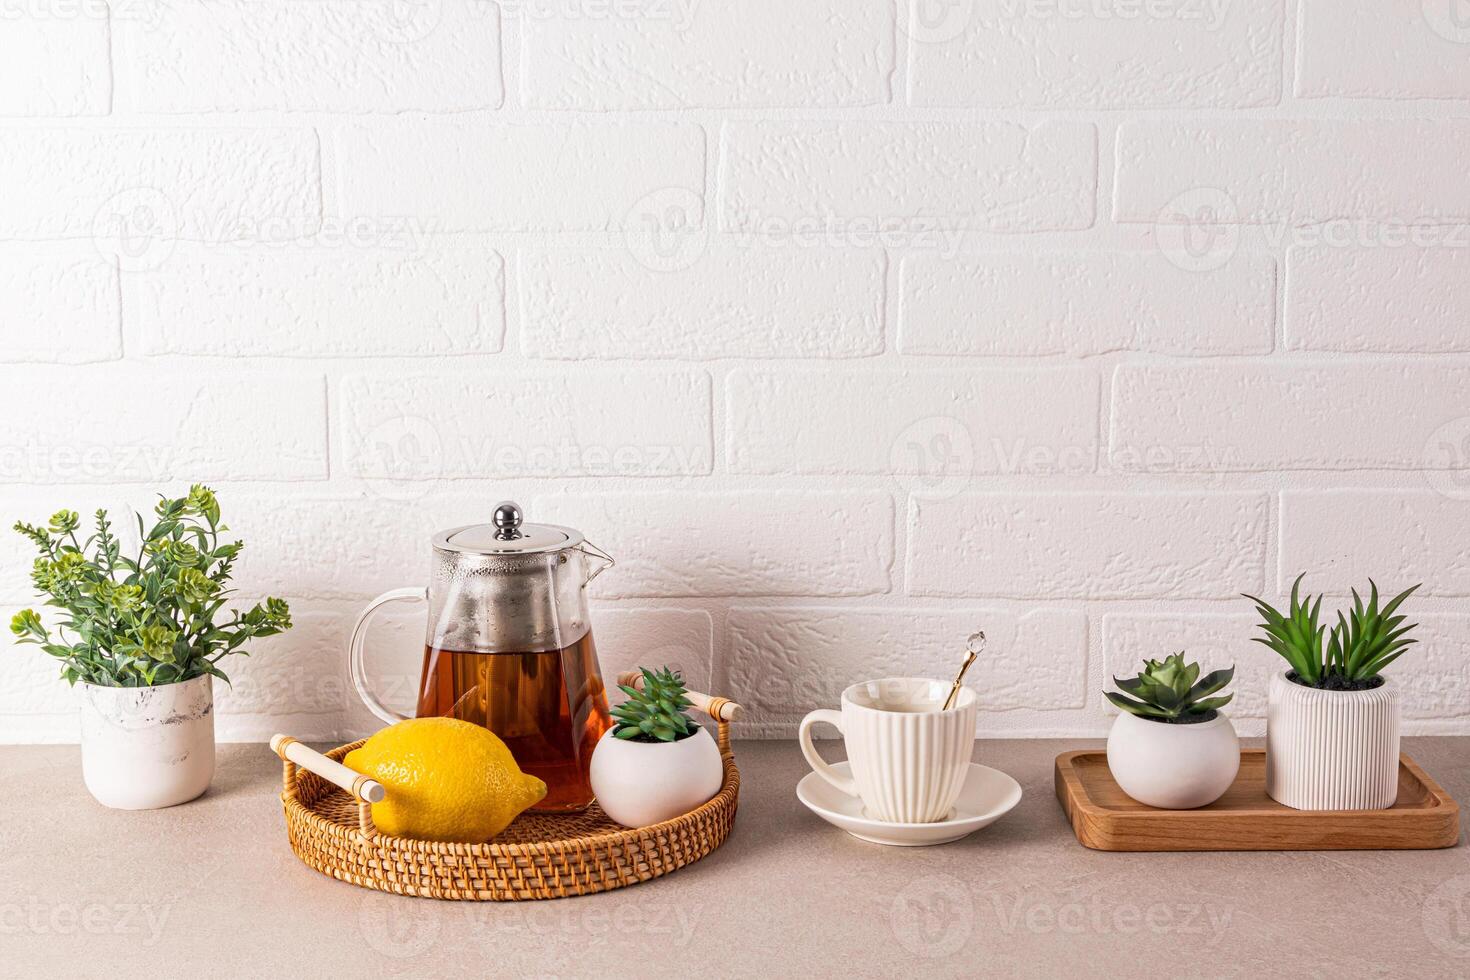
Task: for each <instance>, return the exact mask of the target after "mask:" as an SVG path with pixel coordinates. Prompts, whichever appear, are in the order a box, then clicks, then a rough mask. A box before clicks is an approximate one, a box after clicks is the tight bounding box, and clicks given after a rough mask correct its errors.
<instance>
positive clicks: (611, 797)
mask: <svg viewBox="0 0 1470 980" xmlns="http://www.w3.org/2000/svg"><path fill="white" fill-rule="evenodd" d="M641 672H642V675H643V677H642V689H641V690H640V689H639V688H638V687H634V686H630V685H627V684H620V685H619V687H620V688H621V689H622V691H623V693H624V694H626V695H627V696H628V700H626V701H624V702H623V703H622V704H620V705H617V706H616V707H614V708H613V709H612V716H613V721H614V724H613V727H612V728H610V729H608V730H607V732H606V733H604V734H603V736H602V740H601V741H599V742H598V743H597V748H596V749H594V750H593V752H592V768H591V773H590V775H591V779H592V792H593V793H594V794H595V795H596V796H597V802H598V803H599V804H601V806H602V810H603V812H604V813H606V814H607V815H608V816H609V817H611V818H612V819H613V820H615V821H617V822H618V823H620V824H622V825H623V826H624V827H647V826H649V825H650V824H656V823H661V822H663V821H665V820H670V819H672V818H674V817H677V816H679V815H681V814H685V813H688V812H689V811H690V810H693V809H694V808H695V807H697V806H699V805H700V804H702V803H705V802H707V801H708V800H709V799H710V798H711V797H713V796H714V795H715V794H716V793H718V792H719V791H720V784H721V783H723V782H724V778H725V770H724V766H723V764H722V763H721V762H720V750H719V747H718V746H716V745H715V740H714V739H712V738H710V735H709V732H707V731H705V730H704V729H703V728H701V727H699V726H698V725H697V724H695V723H694V721H693V719H691V718H690V717H689V716H688V715H686V714H685V713H684V709H685V708H687V707H689V700H688V699H687V698H685V697H684V693H685V689H684V682H683V680H682V679H681V678H680V677H679V675H678V674H677V673H676V672H674V671H671V670H670V669H669V668H667V667H665V668H663V669H662V670H659V671H652V670H649V669H648V668H646V667H644V668H641Z"/></svg>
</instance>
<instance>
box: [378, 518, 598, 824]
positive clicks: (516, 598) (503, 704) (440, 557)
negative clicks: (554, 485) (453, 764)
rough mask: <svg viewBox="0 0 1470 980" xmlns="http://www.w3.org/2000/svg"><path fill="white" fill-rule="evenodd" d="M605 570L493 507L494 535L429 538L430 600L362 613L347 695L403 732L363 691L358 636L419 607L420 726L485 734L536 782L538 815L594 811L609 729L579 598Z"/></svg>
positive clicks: (559, 538)
mask: <svg viewBox="0 0 1470 980" xmlns="http://www.w3.org/2000/svg"><path fill="white" fill-rule="evenodd" d="M611 565H612V559H611V558H609V557H608V556H607V555H605V554H604V553H602V551H601V550H600V549H598V548H596V547H594V546H593V545H591V544H590V543H588V542H587V540H586V539H585V538H584V537H583V536H582V535H581V533H579V532H577V531H574V530H572V529H571V528H565V527H558V526H556V525H552V524H525V523H524V522H523V521H522V516H521V510H520V508H519V507H517V506H516V505H515V504H514V503H512V502H509V501H506V502H504V503H501V504H500V505H499V506H497V507H496V508H495V514H494V520H493V523H491V524H473V525H469V526H466V527H459V528H453V529H451V530H448V531H443V532H441V533H439V534H437V535H435V536H434V539H433V563H432V567H431V573H430V583H429V587H428V588H427V589H419V588H410V589H398V590H396V591H394V592H388V593H385V594H383V595H381V596H379V597H378V598H377V599H374V600H373V602H372V603H370V604H369V605H368V607H367V609H365V610H364V611H363V614H362V616H361V617H360V618H359V620H358V624H357V626H356V628H355V629H354V630H353V635H352V642H351V646H350V658H349V659H350V666H351V670H352V679H353V683H354V684H355V685H356V686H357V690H358V693H359V694H360V695H361V696H362V699H363V701H364V702H365V703H366V704H367V706H368V708H370V709H371V710H372V711H373V713H374V714H376V715H377V716H378V717H379V718H382V719H383V720H384V721H387V722H390V723H391V722H395V721H400V720H402V718H403V716H401V715H399V714H397V713H396V712H394V711H391V710H390V709H388V708H386V707H384V706H383V705H382V704H380V703H379V702H378V700H377V698H376V697H374V696H373V694H372V692H371V691H370V690H369V688H368V687H367V684H366V680H365V671H364V668H363V662H362V646H363V639H364V633H365V630H364V627H365V626H366V624H367V621H368V620H369V619H370V618H371V616H372V614H373V613H374V612H375V611H376V610H377V609H378V608H379V607H380V606H382V605H383V604H385V603H388V602H392V601H395V600H406V599H418V600H426V601H427V602H428V604H429V619H428V629H427V639H426V640H425V644H424V663H423V672H422V676H421V678H420V681H419V689H418V703H417V709H416V715H417V717H419V718H429V717H453V718H459V719H461V720H463V721H468V722H472V723H473V724H476V725H483V726H484V727H486V728H488V729H490V730H491V731H492V732H494V733H495V734H496V735H498V736H499V737H500V738H501V740H502V741H504V742H505V744H506V746H507V747H509V749H510V750H511V753H512V754H513V755H514V756H515V758H516V762H517V763H519V764H520V767H521V769H522V770H524V771H525V772H528V773H531V774H532V775H534V776H537V777H539V778H541V779H542V780H544V781H545V783H546V786H547V793H546V798H545V799H544V800H542V801H541V803H540V804H539V805H538V806H537V807H535V809H536V810H538V811H541V812H569V811H577V810H581V809H584V808H585V807H587V805H588V804H590V803H591V802H592V787H591V784H590V783H589V781H588V778H587V770H588V766H589V765H590V763H591V758H592V750H593V749H594V748H595V747H596V745H597V741H598V739H600V738H601V737H602V734H603V732H605V731H607V729H608V728H610V727H612V721H611V718H610V717H609V715H608V704H607V691H606V689H605V688H604V686H603V682H602V673H601V671H600V670H599V669H598V664H597V649H596V647H595V645H594V644H593V640H592V627H591V623H590V621H589V618H588V613H587V592H586V587H587V583H588V582H590V581H591V580H592V579H593V578H595V577H596V576H597V575H598V574H600V573H601V572H602V571H603V570H605V569H606V568H608V567H610V566H611ZM594 566H595V567H594Z"/></svg>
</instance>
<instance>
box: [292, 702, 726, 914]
mask: <svg viewBox="0 0 1470 980" xmlns="http://www.w3.org/2000/svg"><path fill="white" fill-rule="evenodd" d="M701 701H702V702H703V703H704V706H706V708H707V710H709V711H710V714H711V715H712V716H714V717H715V718H716V719H717V720H718V721H719V725H720V728H719V745H720V755H721V757H722V758H723V760H724V764H725V781H724V785H723V786H721V788H720V791H719V792H718V793H717V794H715V796H714V798H713V799H711V800H710V801H709V802H708V803H705V804H704V805H703V806H701V807H699V808H698V809H695V810H693V811H691V812H689V813H686V814H684V815H683V816H681V817H675V818H674V819H673V820H666V821H664V822H663V823H660V824H654V825H653V826H651V827H644V828H641V829H639V830H627V829H624V828H623V827H621V826H619V825H617V824H615V823H613V822H612V820H610V819H609V818H608V817H607V816H606V815H605V814H604V813H603V812H602V809H601V808H600V807H599V806H597V804H595V803H594V804H593V805H592V806H591V807H589V808H588V809H587V810H585V811H583V812H582V813H578V814H570V815H564V814H539V813H524V814H522V815H521V816H520V817H518V818H517V819H516V821H515V822H514V823H512V824H511V825H510V826H509V827H508V828H506V830H505V832H504V833H502V834H501V835H500V836H499V837H497V838H495V840H493V841H491V842H490V843H488V844H443V843H437V842H432V841H421V840H413V839H410V838H405V837H390V836H388V835H387V834H383V833H380V832H379V831H378V830H377V828H376V827H374V826H373V818H372V809H371V806H370V804H369V802H368V800H370V799H374V798H376V799H381V798H382V790H381V788H380V787H378V784H376V783H374V782H373V781H372V780H370V779H368V778H367V777H365V776H361V775H360V774H357V773H353V772H352V771H351V770H349V769H346V768H345V767H342V766H340V762H341V760H342V758H343V757H344V756H345V755H346V754H347V753H348V752H351V751H352V750H353V749H355V748H357V747H358V746H359V745H361V744H362V741H357V742H353V743H351V744H350V745H343V746H340V747H338V748H335V749H332V750H331V751H330V752H327V753H326V754H325V756H322V755H320V754H318V753H316V752H314V751H312V750H311V749H308V748H306V746H304V745H302V744H301V743H300V742H297V741H296V740H295V739H292V738H289V737H283V736H277V737H276V738H274V739H272V740H271V747H272V749H274V750H275V751H276V753H277V754H278V755H280V756H281V758H282V760H283V761H284V764H285V772H284V783H285V786H284V790H283V792H282V793H281V803H282V805H283V806H284V807H285V811H286V833H287V835H288V837H289V838H290V841H291V849H292V850H293V851H295V852H296V856H297V857H299V858H301V860H302V861H304V862H305V863H306V864H307V865H309V866H310V867H313V868H315V869H316V870H318V871H320V872H321V873H322V874H325V875H330V876H331V877H333V878H336V879H338V880H339V881H345V882H349V883H351V884H354V885H361V886H362V887H364V888H375V889H377V890H378V891H385V892H393V893H394V894H397V895H414V896H418V897H421V898H447V899H461V900H470V901H513V900H521V899H538V898H564V897H566V896H569V895H590V894H592V893H594V892H601V891H607V890H609V889H612V888H622V887H623V886H625V885H634V884H637V883H639V882H642V881H648V880H649V879H651V878H657V877H659V876H660V875H665V874H668V873H669V872H670V871H673V870H675V869H677V868H682V867H684V866H685V865H686V864H692V863H693V862H695V861H698V860H699V859H700V858H702V857H704V856H705V855H706V854H709V853H710V852H711V851H713V850H714V849H715V848H717V847H719V846H720V844H722V843H723V842H724V840H725V838H726V836H728V835H729V833H730V828H731V827H732V826H733V825H734V823H735V808H736V804H737V802H738V800H739V796H740V771H739V770H738V769H737V768H736V767H735V758H734V755H733V754H732V753H731V750H730V725H729V719H730V718H732V717H735V716H736V714H738V712H739V706H738V705H734V704H733V703H732V702H729V701H725V700H724V699H721V698H704V699H701ZM313 757H315V758H313ZM293 758H294V759H295V760H296V761H293ZM317 760H321V762H318V761H317ZM326 760H330V761H331V763H333V764H338V765H337V766H336V768H335V769H334V768H333V767H332V766H331V765H323V764H322V762H325V761H326ZM298 762H300V763H301V764H300V765H298V764H297V763H298ZM307 765H310V766H311V767H312V769H311V770H308V769H307V768H305V767H306V766H307ZM313 770H320V771H321V774H319V773H318V771H313ZM344 774H345V775H344ZM328 777H330V778H328ZM344 783H345V784H346V785H348V786H351V787H352V789H351V790H348V789H344V788H343V786H342V784H344Z"/></svg>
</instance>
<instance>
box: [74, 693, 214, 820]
mask: <svg viewBox="0 0 1470 980" xmlns="http://www.w3.org/2000/svg"><path fill="white" fill-rule="evenodd" d="M212 680H213V678H211V677H210V676H209V675H208V674H206V675H204V676H203V677H196V678H194V679H193V680H188V681H184V682H183V683H180V684H165V685H163V686H161V687H97V686H95V685H92V684H78V685H77V689H78V690H79V691H80V692H81V700H82V780H83V781H84V782H85V783H86V784H87V791H88V792H90V793H91V794H92V796H93V797H95V798H96V800H97V802H98V803H101V804H102V805H103V806H110V807H113V808H115V809H118V810H155V809H158V808H159V807H165V806H173V805H175V804H177V803H186V802H188V801H189V800H192V799H194V798H195V797H196V796H199V795H200V794H201V793H203V792H204V791H205V790H206V789H208V788H209V781H210V780H211V779H212V778H213V777H214V686H213V684H212V683H211V682H212Z"/></svg>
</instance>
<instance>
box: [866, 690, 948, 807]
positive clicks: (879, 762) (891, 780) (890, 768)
mask: <svg viewBox="0 0 1470 980" xmlns="http://www.w3.org/2000/svg"><path fill="white" fill-rule="evenodd" d="M842 734H843V738H844V740H845V741H846V742H847V755H848V761H849V763H850V764H851V766H852V777H853V779H854V781H855V782H856V783H857V790H858V796H860V797H862V800H863V805H864V806H865V807H866V808H867V810H868V813H869V814H870V815H871V816H873V817H876V818H877V819H879V820H886V821H889V822H890V823H933V822H934V821H936V820H943V819H944V818H945V817H947V816H949V811H950V810H951V809H952V808H953V807H954V801H955V798H956V797H957V796H959V793H960V788H961V787H962V786H964V783H965V776H966V775H968V773H969V771H970V751H971V749H972V748H973V747H974V744H975V702H974V700H973V699H972V700H971V701H970V703H969V704H967V705H965V706H964V707H960V708H955V709H952V710H950V711H922V712H905V711H880V710H878V709H876V708H866V707H862V706H861V705H855V704H852V703H850V702H846V703H844V704H843V706H842Z"/></svg>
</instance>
